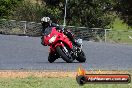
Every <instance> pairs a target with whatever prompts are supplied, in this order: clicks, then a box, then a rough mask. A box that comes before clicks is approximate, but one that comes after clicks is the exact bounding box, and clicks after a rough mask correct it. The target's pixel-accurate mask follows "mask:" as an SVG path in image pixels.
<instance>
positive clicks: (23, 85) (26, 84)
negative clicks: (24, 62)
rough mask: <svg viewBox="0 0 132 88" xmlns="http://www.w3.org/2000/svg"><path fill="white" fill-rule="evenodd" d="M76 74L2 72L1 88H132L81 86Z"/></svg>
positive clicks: (123, 86) (129, 87)
mask: <svg viewBox="0 0 132 88" xmlns="http://www.w3.org/2000/svg"><path fill="white" fill-rule="evenodd" d="M87 73H88V74H90V73H94V74H106V73H107V74H111V73H113V74H116V73H117V74H122V73H124V74H126V73H129V74H131V75H132V71H94V72H93V71H88V72H87ZM15 74H16V76H15ZM76 74H77V72H48V71H47V72H36V71H35V72H34V71H32V72H27V71H25V72H24V71H0V88H132V83H129V84H85V85H83V86H79V85H78V84H77V82H76V78H75V76H76Z"/></svg>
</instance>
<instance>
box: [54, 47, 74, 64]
mask: <svg viewBox="0 0 132 88" xmlns="http://www.w3.org/2000/svg"><path fill="white" fill-rule="evenodd" d="M62 48H63V47H59V46H57V47H56V51H57V52H58V54H59V55H60V56H61V57H62V59H63V60H64V61H66V62H67V63H72V62H73V60H74V59H73V58H72V56H71V55H70V53H68V54H69V56H68V55H66V53H65V52H64V51H63V50H62Z"/></svg>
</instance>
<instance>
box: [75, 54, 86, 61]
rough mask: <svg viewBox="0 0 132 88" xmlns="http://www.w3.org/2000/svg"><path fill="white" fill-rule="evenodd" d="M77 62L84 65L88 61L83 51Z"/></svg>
mask: <svg viewBox="0 0 132 88" xmlns="http://www.w3.org/2000/svg"><path fill="white" fill-rule="evenodd" d="M76 60H77V61H79V62H81V63H83V62H85V61H86V56H85V54H84V52H83V51H81V52H80V53H79V54H78V57H77V58H76Z"/></svg>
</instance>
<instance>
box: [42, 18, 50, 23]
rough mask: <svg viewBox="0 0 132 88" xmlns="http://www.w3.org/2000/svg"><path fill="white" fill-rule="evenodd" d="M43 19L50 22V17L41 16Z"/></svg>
mask: <svg viewBox="0 0 132 88" xmlns="http://www.w3.org/2000/svg"><path fill="white" fill-rule="evenodd" d="M41 21H42V22H48V23H49V22H50V18H49V17H43V18H41Z"/></svg>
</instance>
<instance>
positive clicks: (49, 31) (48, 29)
mask: <svg viewBox="0 0 132 88" xmlns="http://www.w3.org/2000/svg"><path fill="white" fill-rule="evenodd" d="M51 31H52V27H48V28H46V29H45V31H44V35H49V34H50V33H51Z"/></svg>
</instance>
